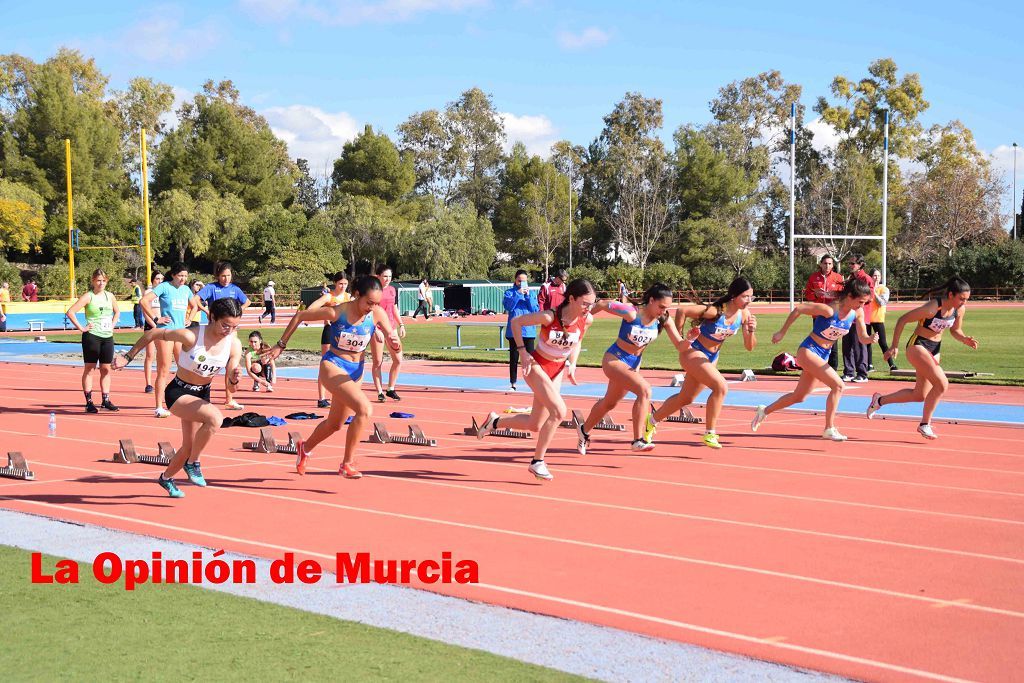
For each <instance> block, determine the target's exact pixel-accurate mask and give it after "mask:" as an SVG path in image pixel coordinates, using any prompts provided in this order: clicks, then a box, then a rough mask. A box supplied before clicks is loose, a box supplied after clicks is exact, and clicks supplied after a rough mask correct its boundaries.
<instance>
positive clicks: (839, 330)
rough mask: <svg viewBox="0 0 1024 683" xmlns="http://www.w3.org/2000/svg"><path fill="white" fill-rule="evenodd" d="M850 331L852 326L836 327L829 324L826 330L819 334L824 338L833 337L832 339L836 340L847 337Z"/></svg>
mask: <svg viewBox="0 0 1024 683" xmlns="http://www.w3.org/2000/svg"><path fill="white" fill-rule="evenodd" d="M849 331H850V328H848V327H835V326H833V325H829V326H828V327H826V328H825V329H824V330H822V331H821V334H819V335H818V336H819V337H821V338H822V339H831V340H832V341H835V340H837V339H839V338H841V337H845V336H846V334H847V333H848V332H849Z"/></svg>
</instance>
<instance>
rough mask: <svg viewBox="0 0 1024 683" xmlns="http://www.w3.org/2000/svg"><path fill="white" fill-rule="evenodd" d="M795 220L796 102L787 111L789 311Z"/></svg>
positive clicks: (793, 289) (792, 301)
mask: <svg viewBox="0 0 1024 683" xmlns="http://www.w3.org/2000/svg"><path fill="white" fill-rule="evenodd" d="M795 218H796V102H794V103H793V104H792V105H790V109H789V310H791V311H792V310H793V307H794V306H796V282H795V280H794V278H795V277H796V276H795V274H794V272H793V268H794V267H795V260H796V251H795V250H796V241H795V239H794V234H795V233H796V229H795V223H794V221H795Z"/></svg>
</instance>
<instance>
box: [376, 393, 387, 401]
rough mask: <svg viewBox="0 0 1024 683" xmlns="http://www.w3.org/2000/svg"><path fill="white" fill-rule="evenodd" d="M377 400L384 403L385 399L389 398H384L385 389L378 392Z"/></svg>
mask: <svg viewBox="0 0 1024 683" xmlns="http://www.w3.org/2000/svg"><path fill="white" fill-rule="evenodd" d="M377 400H378V401H380V402H381V403H383V402H384V401H386V400H387V399H386V398H384V392H383V391H381V392H379V393H378V394H377Z"/></svg>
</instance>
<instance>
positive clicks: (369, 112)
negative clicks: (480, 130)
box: [0, 0, 1024, 213]
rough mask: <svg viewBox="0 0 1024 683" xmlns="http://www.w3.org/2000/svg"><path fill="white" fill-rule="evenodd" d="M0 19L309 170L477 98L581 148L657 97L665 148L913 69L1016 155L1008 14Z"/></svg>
mask: <svg viewBox="0 0 1024 683" xmlns="http://www.w3.org/2000/svg"><path fill="white" fill-rule="evenodd" d="M1015 7H1016V9H1014V8H1015ZM0 14H2V16H3V21H2V22H0V52H17V53H21V54H24V55H27V56H29V57H32V58H33V59H36V60H43V59H45V58H46V57H48V56H49V55H51V54H53V52H54V51H55V50H56V49H57V48H58V47H60V46H61V45H66V46H70V47H75V48H78V49H80V50H82V51H83V52H84V53H86V54H88V55H92V56H94V57H95V58H96V60H97V63H98V65H99V67H100V68H101V69H102V70H103V71H104V72H105V73H108V74H109V75H110V76H111V85H112V87H121V86H123V85H124V84H125V83H126V82H127V80H128V79H129V78H131V77H134V76H137V75H144V76H149V77H152V78H155V79H157V80H160V81H163V82H165V83H168V84H170V85H172V86H174V88H175V89H176V93H178V95H179V96H181V97H187V96H188V94H189V93H191V92H195V91H196V90H198V89H199V87H200V86H201V84H202V83H203V81H205V80H207V79H214V80H220V79H225V78H230V79H231V80H233V81H234V82H235V84H236V86H238V88H239V89H240V90H241V93H242V97H243V99H244V100H245V102H246V103H247V104H249V105H250V106H252V107H254V108H255V109H257V110H258V111H260V112H261V113H263V114H264V115H265V116H266V117H267V118H268V120H270V122H271V124H272V126H273V127H274V129H275V131H277V132H278V134H279V135H281V136H282V137H283V138H284V139H285V140H286V142H288V144H289V147H290V149H291V151H292V153H293V155H295V156H306V157H309V158H311V159H312V160H313V162H314V164H313V165H314V168H316V167H317V166H318V165H319V166H322V165H323V164H325V163H327V162H328V161H329V160H330V159H332V158H333V157H334V156H336V155H337V153H338V151H340V147H341V144H342V143H343V142H344V141H345V140H346V139H348V138H350V137H352V136H353V135H354V134H355V133H357V132H358V131H359V130H361V129H362V127H363V125H364V124H366V123H370V124H372V125H373V126H374V127H375V128H378V129H382V130H384V131H385V132H387V133H389V134H391V135H394V129H395V126H396V125H397V124H399V123H401V122H402V121H403V120H405V119H406V118H407V117H408V116H409V114H411V113H413V112H416V111H422V110H424V109H430V108H438V107H443V106H444V105H445V104H446V103H447V102H449V101H451V100H453V99H455V98H456V97H458V95H459V94H460V93H461V92H462V91H463V90H465V89H467V88H469V87H472V86H479V87H480V88H482V89H483V90H485V91H486V92H488V93H490V94H492V95H493V97H494V102H495V105H496V106H497V108H498V110H499V111H501V112H503V113H504V114H505V115H506V129H507V131H508V132H509V134H510V139H515V138H518V139H522V140H523V141H524V142H526V143H527V144H528V146H529V147H530V149H531V150H533V151H537V152H543V151H544V150H545V149H546V147H547V146H548V145H549V144H550V142H552V141H554V140H557V139H561V138H568V139H570V140H572V141H573V142H576V143H580V144H586V143H587V142H589V141H590V140H592V139H593V138H594V136H595V135H597V133H598V132H599V131H600V129H601V126H602V121H601V118H602V117H603V116H604V115H605V114H606V113H608V112H609V111H610V110H611V108H612V107H613V106H614V104H615V102H617V101H618V100H619V99H621V97H622V96H623V94H624V93H626V92H627V91H639V92H641V93H643V94H644V95H646V96H649V97H658V98H661V99H662V100H663V102H664V111H665V123H666V126H665V128H666V132H665V135H666V137H668V136H669V135H670V134H671V131H672V130H674V129H675V128H676V127H678V126H679V125H681V124H683V123H703V122H706V121H707V120H708V119H709V113H708V106H707V105H708V102H709V100H711V99H712V98H713V97H714V96H715V94H716V92H717V90H718V88H719V87H721V86H722V85H724V84H726V83H729V82H730V81H733V80H738V79H741V78H744V77H747V76H751V75H754V74H757V73H759V72H761V71H765V70H769V69H778V70H779V71H781V72H782V75H783V77H784V78H785V79H786V81H787V82H793V83H798V84H800V85H802V86H803V89H804V91H803V98H802V102H803V104H805V105H806V106H808V107H811V106H813V104H814V101H815V99H816V98H817V96H818V95H821V94H827V88H828V85H829V83H830V82H831V80H832V78H833V77H834V76H835V75H837V74H843V75H846V76H849V77H851V78H860V77H861V76H863V75H866V69H867V65H868V63H870V62H871V61H872V60H874V59H876V58H879V57H892V58H893V59H894V60H895V61H896V63H897V65H898V66H899V67H900V70H901V72H916V73H918V74H920V75H921V79H922V82H923V84H924V89H925V97H926V99H928V100H929V101H930V102H931V108H930V109H929V110H928V111H927V112H925V114H924V116H923V122H924V123H925V125H926V126H928V125H931V124H933V123H945V122H948V121H950V120H951V119H960V120H962V121H963V122H964V123H965V124H967V126H968V127H970V128H971V129H972V130H973V131H974V134H975V136H976V139H977V141H978V145H979V147H980V148H982V149H983V150H984V151H986V152H988V153H991V154H993V155H994V158H995V161H996V164H997V166H998V167H999V168H1000V169H1001V170H1002V171H1004V173H1005V179H1006V182H1007V184H1009V182H1010V176H1011V173H1010V169H1011V152H1010V147H1009V145H1010V143H1011V142H1013V141H1015V140H1016V141H1017V142H1018V143H1019V144H1024V134H1022V133H1024V130H1022V121H1024V116H1022V114H1024V77H1022V74H1024V50H1022V49H1021V44H1024V38H1021V35H1020V33H1019V32H1020V29H1021V17H1022V13H1021V11H1020V6H1019V3H1018V2H1009V1H1006V2H986V1H984V0H982V1H981V2H973V3H963V2H959V3H952V2H948V1H947V0H935V1H933V2H929V3H921V2H906V3H897V2H891V1H890V2H874V1H873V0H868V1H865V2H860V3H856V4H850V3H825V2H819V3H813V4H812V3H806V4H804V3H795V4H790V5H785V4H782V3H766V2H747V1H746V0H734V1H733V2H728V3H725V2H700V3H694V2H646V3H645V2H639V3H626V2H608V1H605V0H591V1H590V2H551V1H548V0H519V1H510V2H498V1H497V0H352V1H350V0H237V1H234V2H192V1H181V2H173V3H166V4H159V5H146V4H139V3H129V2H102V1H101V2H97V3H80V2H73V3H72V2H66V1H63V0H56V1H54V2H49V3H46V4H45V5H36V4H35V3H26V2H13V1H12V0H0ZM811 116H813V115H811ZM1018 156H1019V158H1018V167H1019V168H1020V169H1021V171H1019V172H1018V176H1017V178H1018V196H1019V190H1020V189H1021V187H1024V154H1020V153H1019V154H1018ZM1006 204H1007V207H1008V205H1009V192H1007V198H1006ZM1006 210H1007V213H1008V212H1009V209H1008V208H1007V209H1006Z"/></svg>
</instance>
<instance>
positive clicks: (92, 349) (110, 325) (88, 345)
mask: <svg viewBox="0 0 1024 683" xmlns="http://www.w3.org/2000/svg"><path fill="white" fill-rule="evenodd" d="M91 284H92V289H91V291H88V292H86V293H85V294H83V295H82V296H80V297H79V298H78V301H76V302H75V303H73V304H72V305H71V308H69V309H68V312H67V313H66V315H67V318H68V320H69V321H70V322H71V324H72V325H73V326H74V327H75V329H76V330H78V331H79V332H81V333H82V359H83V360H84V361H85V367H84V368H83V369H82V392H83V393H84V394H85V412H87V413H98V412H99V408H97V407H96V405H95V404H94V403H93V402H92V371H93V370H95V369H96V366H97V365H99V368H100V391H101V392H102V393H103V402H102V403H101V404H100V405H101V406H102V407H103V408H105V409H106V410H110V411H116V410H117V409H118V408H117V406H115V405H114V404H113V403H111V402H110V363H111V362H112V361H113V360H114V326H115V325H116V324H117V319H118V317H119V316H120V315H121V312H120V311H119V310H118V308H117V298H116V297H114V295H113V294H111V293H110V292H108V291H107V274H106V273H104V272H103V271H102V270H100V269H99V268H97V269H96V270H94V271H93V273H92V280H91ZM83 308H84V309H85V327H82V324H81V323H80V322H79V321H78V316H77V313H78V311H80V310H82V309H83Z"/></svg>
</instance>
